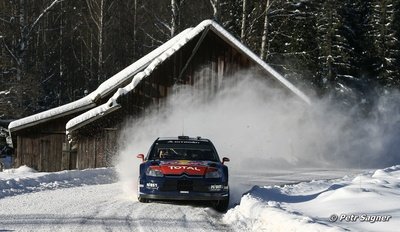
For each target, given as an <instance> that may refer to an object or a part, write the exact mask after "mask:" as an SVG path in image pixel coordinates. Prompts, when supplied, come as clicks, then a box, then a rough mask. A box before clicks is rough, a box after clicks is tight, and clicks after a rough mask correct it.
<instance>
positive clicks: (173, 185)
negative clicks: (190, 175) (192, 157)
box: [138, 178, 229, 201]
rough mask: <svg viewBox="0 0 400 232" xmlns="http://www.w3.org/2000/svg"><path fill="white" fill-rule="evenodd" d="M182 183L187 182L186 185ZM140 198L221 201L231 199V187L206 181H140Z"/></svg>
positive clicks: (154, 179)
mask: <svg viewBox="0 0 400 232" xmlns="http://www.w3.org/2000/svg"><path fill="white" fill-rule="evenodd" d="M180 181H185V183H184V185H182V184H181V183H180ZM188 181H189V183H190V184H189V185H188V184H187V182H188ZM213 188H214V189H213ZM215 188H216V189H215ZM211 189H213V190H211ZM138 197H140V198H142V199H152V200H193V201H219V200H226V199H229V187H228V184H227V183H221V182H219V181H207V180H204V179H203V180H190V179H167V180H166V179H158V178H150V179H149V178H147V180H143V179H141V180H139V186H138Z"/></svg>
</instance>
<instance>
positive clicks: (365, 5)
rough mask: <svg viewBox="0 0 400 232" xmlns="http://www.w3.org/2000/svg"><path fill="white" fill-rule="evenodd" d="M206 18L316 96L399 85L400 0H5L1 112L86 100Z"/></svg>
mask: <svg viewBox="0 0 400 232" xmlns="http://www.w3.org/2000/svg"><path fill="white" fill-rule="evenodd" d="M205 19H214V20H215V21H217V22H218V23H219V24H221V25H222V26H223V27H225V29H226V30H228V31H229V32H230V33H231V34H233V35H234V36H235V37H236V38H238V39H239V40H240V41H242V42H243V43H244V44H245V45H246V46H248V47H249V48H250V49H251V50H252V51H253V52H254V53H255V54H257V55H259V56H260V57H261V58H262V59H263V60H265V61H266V62H267V63H268V64H270V65H271V66H272V67H273V68H275V69H276V70H278V71H279V72H281V73H282V74H283V75H284V76H285V77H286V78H287V79H288V80H290V81H292V82H293V83H294V84H296V85H297V86H299V88H300V89H303V90H305V89H312V90H313V91H314V92H316V93H317V94H318V95H319V96H324V95H327V94H332V95H333V96H334V97H335V98H338V99H340V101H341V102H342V103H344V104H345V105H346V104H347V105H354V104H363V105H366V106H367V105H368V104H371V103H372V102H373V99H374V98H375V97H376V96H378V95H380V94H382V93H385V92H390V91H393V90H396V89H399V87H400V41H399V38H400V0H385V1H383V0H253V1H249V0H196V1H195V0H124V1H120V0H81V1H73V0H0V119H17V118H20V117H24V116H28V115H31V114H33V113H37V112H41V111H44V110H46V109H49V108H53V107H56V106H59V105H62V104H65V103H68V102H71V101H74V100H76V99H79V98H81V97H83V96H85V94H87V93H90V92H91V91H92V90H94V89H95V88H96V87H97V86H98V85H99V84H100V83H102V82H103V81H105V80H106V79H108V78H109V77H111V76H112V75H114V74H115V73H117V72H119V71H120V70H122V69H123V68H125V67H126V66H128V65H130V64H131V63H133V62H135V61H136V60H138V59H139V58H141V57H142V56H144V55H145V54H147V53H148V52H150V51H152V50H153V49H155V48H157V47H158V46H160V45H161V44H163V43H164V42H166V41H167V40H168V39H170V38H171V37H173V36H174V35H176V34H177V33H179V32H180V31H182V30H184V29H186V28H188V27H194V26H196V25H197V24H198V23H200V22H201V21H203V20H205Z"/></svg>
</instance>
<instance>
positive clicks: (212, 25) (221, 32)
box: [66, 20, 311, 134]
mask: <svg viewBox="0 0 400 232" xmlns="http://www.w3.org/2000/svg"><path fill="white" fill-rule="evenodd" d="M207 27H209V29H210V30H212V31H213V32H214V33H216V34H217V35H218V36H219V37H220V38H222V39H223V40H224V41H225V42H227V43H229V44H230V45H231V46H233V47H234V48H236V49H237V50H238V51H239V52H242V53H244V54H246V55H247V56H248V57H249V58H250V59H251V60H252V61H254V62H255V63H256V64H258V65H259V66H260V67H262V68H263V69H264V70H265V71H267V72H268V73H270V74H271V75H272V76H273V77H274V78H275V79H277V80H278V81H279V82H280V83H281V84H283V85H284V86H286V87H287V88H288V89H290V90H291V91H292V92H293V93H295V94H296V95H297V96H299V97H300V98H301V99H302V100H303V101H305V102H306V103H308V104H310V103H311V101H310V99H309V98H308V97H307V96H306V95H305V94H304V93H303V92H301V91H300V90H299V89H297V88H296V87H295V86H294V85H293V84H292V83H290V82H289V81H288V80H286V79H285V78H284V77H283V76H282V75H280V74H279V73H278V72H276V71H275V70H274V69H273V68H271V67H270V66H269V65H268V64H266V63H265V62H264V61H263V60H262V59H260V58H259V57H258V56H257V55H255V54H254V53H253V52H252V51H250V50H249V49H248V48H247V47H246V46H244V45H243V44H242V43H241V42H239V41H238V40H237V39H236V38H235V37H234V36H233V35H231V34H230V33H229V32H227V31H226V30H225V29H224V28H222V27H221V26H220V25H219V24H217V23H216V22H214V21H212V20H205V21H203V22H201V23H200V24H199V25H198V26H196V27H195V28H193V29H191V30H190V31H189V32H187V33H185V36H183V37H182V38H180V40H179V41H177V42H176V43H175V44H173V45H172V46H171V47H170V48H169V49H167V50H166V51H165V52H164V53H162V54H161V55H160V56H159V57H157V58H156V59H154V60H152V62H151V63H150V64H149V65H148V66H147V67H146V68H145V69H144V70H143V71H141V72H139V73H137V74H136V75H135V76H134V77H133V79H132V82H131V83H129V84H128V85H127V86H125V87H124V88H120V89H118V91H116V92H115V94H114V95H113V96H112V97H111V98H110V99H109V100H108V101H107V102H106V103H104V104H103V105H100V106H98V107H96V108H93V109H91V110H89V111H87V112H85V113H83V114H81V115H79V116H77V117H75V118H73V119H71V120H70V121H69V122H68V123H67V125H66V130H67V134H68V133H70V132H72V131H74V130H76V129H78V128H80V127H82V126H84V125H87V124H89V123H90V122H92V121H94V120H96V119H97V118H100V117H103V116H104V115H106V114H109V113H111V112H113V111H114V110H117V109H119V108H120V107H121V106H120V105H119V104H118V103H117V99H118V98H119V97H120V96H122V95H125V94H126V93H128V92H130V91H132V90H133V89H134V88H135V87H136V86H137V85H138V84H139V83H140V81H141V80H142V79H143V78H146V77H148V76H149V75H150V74H151V73H152V72H153V71H154V70H155V69H156V68H157V66H158V65H160V64H161V63H163V62H164V61H165V60H166V59H168V58H169V57H171V56H172V55H173V54H174V53H175V52H176V51H178V50H179V49H180V48H181V47H183V46H184V45H185V44H186V43H188V42H189V41H190V40H192V39H193V38H194V37H196V36H197V35H199V34H200V33H201V32H202V31H203V30H205V29H206V28H207Z"/></svg>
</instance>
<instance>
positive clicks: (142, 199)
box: [138, 197, 149, 203]
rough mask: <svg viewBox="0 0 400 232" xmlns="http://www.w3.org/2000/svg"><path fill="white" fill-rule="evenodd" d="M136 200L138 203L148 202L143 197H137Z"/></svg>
mask: <svg viewBox="0 0 400 232" xmlns="http://www.w3.org/2000/svg"><path fill="white" fill-rule="evenodd" d="M138 201H139V202H140V203H148V202H149V200H148V199H146V198H143V197H138Z"/></svg>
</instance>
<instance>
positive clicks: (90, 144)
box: [76, 128, 118, 169]
mask: <svg viewBox="0 0 400 232" xmlns="http://www.w3.org/2000/svg"><path fill="white" fill-rule="evenodd" d="M116 139H117V130H116V129H115V128H104V129H103V130H102V131H101V132H99V133H96V134H93V135H92V136H80V137H79V138H78V143H77V151H76V152H77V168H78V169H84V168H97V167H108V166H111V165H112V161H113V157H114V155H115V154H116V151H117V145H118V144H117V141H116Z"/></svg>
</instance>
